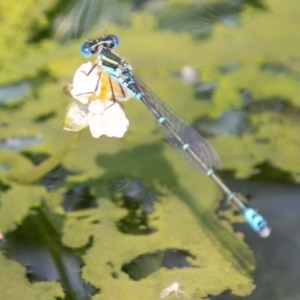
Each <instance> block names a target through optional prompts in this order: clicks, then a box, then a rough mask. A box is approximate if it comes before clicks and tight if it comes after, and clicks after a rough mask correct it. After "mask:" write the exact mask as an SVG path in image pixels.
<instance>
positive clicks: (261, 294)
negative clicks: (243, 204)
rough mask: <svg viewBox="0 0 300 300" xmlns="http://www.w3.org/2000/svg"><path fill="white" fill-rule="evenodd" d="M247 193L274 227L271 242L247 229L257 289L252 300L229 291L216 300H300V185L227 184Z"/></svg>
mask: <svg viewBox="0 0 300 300" xmlns="http://www.w3.org/2000/svg"><path fill="white" fill-rule="evenodd" d="M226 183H228V184H230V186H232V187H233V188H234V190H238V191H240V192H242V193H243V194H248V195H251V205H252V206H253V207H258V208H259V212H260V213H262V214H263V215H264V216H265V218H266V219H267V220H268V222H269V224H270V225H271V227H272V234H271V236H270V237H269V238H268V239H264V240H262V239H258V238H257V236H256V235H255V234H254V233H252V232H251V230H249V229H248V228H247V227H246V226H242V227H243V231H244V232H246V242H247V243H248V244H249V245H250V247H251V249H253V251H254V254H255V257H256V260H257V269H256V271H255V275H254V277H255V283H256V285H257V288H256V289H255V290H254V291H253V293H252V294H251V295H249V296H248V297H236V296H232V295H231V294H230V292H229V291H227V292H224V293H223V294H222V295H219V296H217V297H211V299H214V300H237V299H243V300H265V299H272V300H283V299H284V300H296V299H299V295H300V285H299V282H300V273H299V269H300V256H299V253H300V218H299V211H300V186H298V185H292V184H278V183H257V182H243V181H233V180H231V181H230V182H229V181H228V182H226Z"/></svg>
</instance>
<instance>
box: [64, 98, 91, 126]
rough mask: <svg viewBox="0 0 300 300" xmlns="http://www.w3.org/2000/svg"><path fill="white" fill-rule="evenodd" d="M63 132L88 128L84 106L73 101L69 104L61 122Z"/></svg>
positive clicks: (86, 110) (86, 112)
mask: <svg viewBox="0 0 300 300" xmlns="http://www.w3.org/2000/svg"><path fill="white" fill-rule="evenodd" d="M63 125H64V130H69V131H79V130H82V129H83V128H85V127H87V126H88V109H87V106H86V105H83V104H82V103H80V102H78V101H76V100H73V101H71V102H70V104H69V106H68V108H67V112H66V115H65V119H64V122H63Z"/></svg>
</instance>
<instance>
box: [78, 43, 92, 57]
mask: <svg viewBox="0 0 300 300" xmlns="http://www.w3.org/2000/svg"><path fill="white" fill-rule="evenodd" d="M80 52H81V55H82V56H84V57H90V56H91V55H92V52H91V48H90V45H89V43H88V42H85V43H83V44H82V45H81V48H80Z"/></svg>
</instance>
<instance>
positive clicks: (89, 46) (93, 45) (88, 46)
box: [80, 34, 120, 57]
mask: <svg viewBox="0 0 300 300" xmlns="http://www.w3.org/2000/svg"><path fill="white" fill-rule="evenodd" d="M119 44H120V40H119V38H118V37H117V36H115V35H113V34H108V35H105V36H103V37H101V38H98V39H95V40H90V41H87V42H84V43H83V44H82V45H81V48H80V52H81V55H82V56H84V57H90V56H91V55H93V54H95V53H97V52H98V51H99V49H101V48H103V47H105V48H109V49H113V48H116V47H118V46H119Z"/></svg>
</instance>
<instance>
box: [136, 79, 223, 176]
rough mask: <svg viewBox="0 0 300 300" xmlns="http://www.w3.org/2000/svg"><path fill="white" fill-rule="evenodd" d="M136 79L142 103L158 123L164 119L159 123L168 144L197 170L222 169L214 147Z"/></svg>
mask: <svg viewBox="0 0 300 300" xmlns="http://www.w3.org/2000/svg"><path fill="white" fill-rule="evenodd" d="M134 78H135V81H136V84H137V85H138V87H139V89H140V90H141V92H142V94H143V97H142V98H141V101H142V102H143V103H144V104H145V105H146V106H147V108H148V110H149V111H150V113H151V114H152V115H153V116H154V117H155V118H156V119H157V120H158V121H159V120H162V118H163V119H164V121H163V122H160V121H159V123H160V127H161V129H162V132H163V134H164V135H165V137H166V140H167V141H168V143H169V144H171V145H172V146H173V147H175V148H176V149H177V150H178V151H179V152H180V154H181V155H182V156H183V157H184V158H185V159H186V160H187V161H188V162H189V163H190V164H191V165H192V167H194V168H196V169H197V170H200V171H202V172H207V171H208V170H209V169H212V168H217V169H218V168H220V167H221V163H220V159H219V156H218V154H217V153H216V152H215V150H214V149H213V148H212V146H211V145H210V144H209V143H208V142H207V141H206V140H205V139H204V138H203V137H202V136H201V135H200V134H199V133H198V132H197V131H195V130H194V129H193V128H191V127H190V126H188V125H187V124H185V122H184V121H183V120H181V119H180V118H179V117H178V116H177V115H176V114H175V113H174V112H173V111H172V110H171V109H170V108H169V107H168V106H167V105H166V104H164V103H163V102H162V101H161V100H160V99H159V98H158V97H157V96H156V95H155V94H154V93H153V92H152V91H150V90H149V89H148V88H147V87H146V85H145V84H144V83H143V82H142V81H141V80H140V79H139V78H137V77H134ZM187 145H188V146H187Z"/></svg>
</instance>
